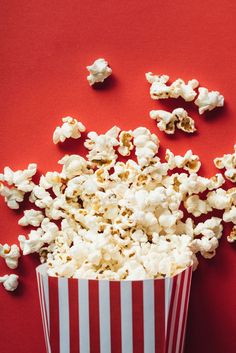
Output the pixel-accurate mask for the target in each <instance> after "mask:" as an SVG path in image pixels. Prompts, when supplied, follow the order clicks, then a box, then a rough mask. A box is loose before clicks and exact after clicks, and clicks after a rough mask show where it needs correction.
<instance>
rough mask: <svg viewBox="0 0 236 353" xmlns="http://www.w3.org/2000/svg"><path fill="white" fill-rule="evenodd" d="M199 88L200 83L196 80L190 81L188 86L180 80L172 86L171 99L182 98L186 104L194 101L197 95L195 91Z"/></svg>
mask: <svg viewBox="0 0 236 353" xmlns="http://www.w3.org/2000/svg"><path fill="white" fill-rule="evenodd" d="M198 86H199V82H198V81H197V80H195V79H193V80H190V81H188V83H187V84H186V83H185V82H184V81H183V80H182V79H180V78H178V79H177V80H176V81H174V82H173V83H172V84H171V86H170V91H171V93H170V97H171V98H179V97H182V98H183V99H184V100H185V101H186V102H190V101H192V100H194V98H195V97H196V95H197V93H196V92H195V91H194V89H195V88H197V87H198Z"/></svg>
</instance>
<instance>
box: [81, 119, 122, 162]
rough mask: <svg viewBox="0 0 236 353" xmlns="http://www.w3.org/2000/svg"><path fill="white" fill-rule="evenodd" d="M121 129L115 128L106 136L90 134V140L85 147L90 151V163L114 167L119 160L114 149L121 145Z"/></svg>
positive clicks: (92, 132)
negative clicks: (119, 137) (118, 138)
mask: <svg viewBox="0 0 236 353" xmlns="http://www.w3.org/2000/svg"><path fill="white" fill-rule="evenodd" d="M119 132H120V128H118V127H117V126H114V127H113V128H111V129H110V130H108V131H107V132H106V133H105V134H102V135H98V134H97V133H96V132H94V131H91V132H89V133H88V135H87V136H88V139H87V140H86V141H85V143H84V146H85V147H86V148H87V149H88V150H90V152H89V153H88V155H87V158H88V160H89V161H91V162H92V163H94V164H96V165H108V166H109V165H112V164H114V163H115V161H116V159H117V155H116V153H115V150H114V147H115V146H118V145H119V141H118V140H117V137H118V134H119Z"/></svg>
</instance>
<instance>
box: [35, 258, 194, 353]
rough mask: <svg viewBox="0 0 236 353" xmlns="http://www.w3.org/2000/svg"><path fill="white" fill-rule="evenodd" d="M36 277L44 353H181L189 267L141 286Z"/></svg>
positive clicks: (44, 274)
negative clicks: (45, 351)
mask: <svg viewBox="0 0 236 353" xmlns="http://www.w3.org/2000/svg"><path fill="white" fill-rule="evenodd" d="M36 272H37V280H38V290H39V299H40V306H41V313H42V319H43V329H44V336H45V342H46V349H47V353H182V352H183V347H184V337H185V328H186V320H187V312H188V302H189V293H190V286H191V277H192V267H189V268H187V269H186V270H184V271H183V272H181V273H180V274H178V275H176V276H174V277H172V278H165V279H155V280H152V279H145V280H142V281H141V280H140V281H139V280H138V281H109V280H87V279H67V278H56V277H49V276H48V275H47V272H46V265H45V264H44V265H40V266H38V267H37V269H36Z"/></svg>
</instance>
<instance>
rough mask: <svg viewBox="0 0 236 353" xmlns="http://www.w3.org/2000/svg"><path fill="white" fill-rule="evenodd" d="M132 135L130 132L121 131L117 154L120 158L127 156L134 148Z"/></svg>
mask: <svg viewBox="0 0 236 353" xmlns="http://www.w3.org/2000/svg"><path fill="white" fill-rule="evenodd" d="M132 139H133V135H132V131H131V130H129V131H121V133H120V135H119V142H120V146H119V147H118V152H119V153H120V154H121V155H122V156H129V155H130V153H131V151H132V150H133V148H134V145H133V143H132Z"/></svg>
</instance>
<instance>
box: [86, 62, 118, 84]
mask: <svg viewBox="0 0 236 353" xmlns="http://www.w3.org/2000/svg"><path fill="white" fill-rule="evenodd" d="M87 69H88V71H89V75H88V76H87V80H88V82H89V84H90V86H92V85H94V83H97V82H103V81H104V80H105V79H106V78H107V77H108V76H110V75H111V74H112V69H111V68H110V67H109V66H108V62H107V61H106V60H105V59H97V60H95V61H94V63H93V64H92V65H90V66H87Z"/></svg>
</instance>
